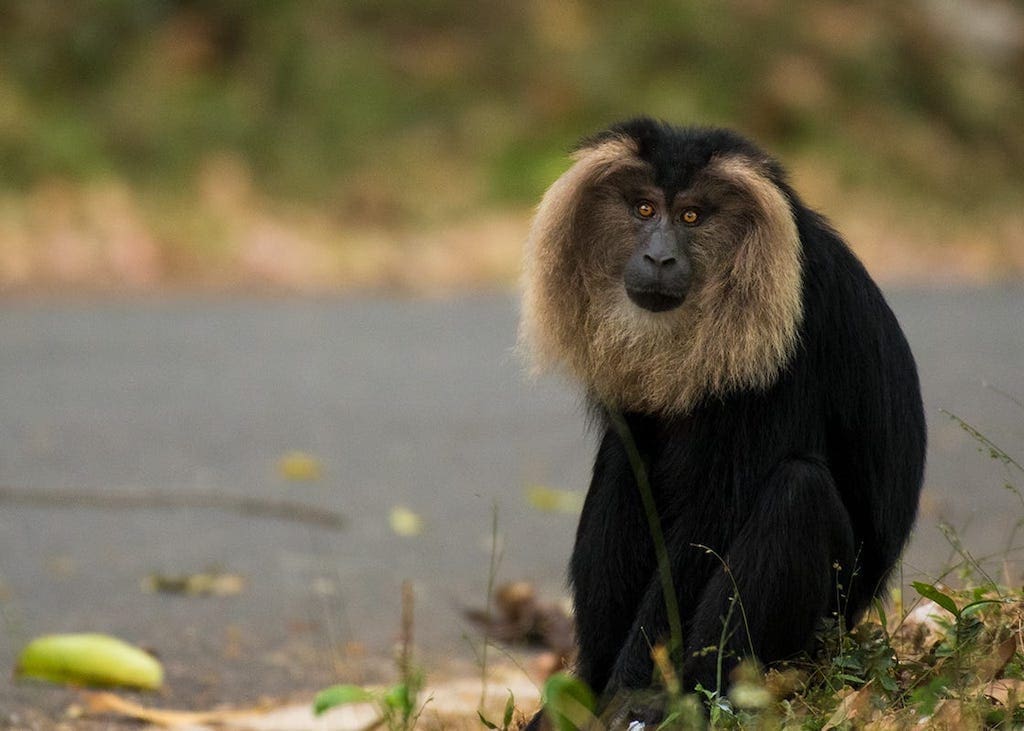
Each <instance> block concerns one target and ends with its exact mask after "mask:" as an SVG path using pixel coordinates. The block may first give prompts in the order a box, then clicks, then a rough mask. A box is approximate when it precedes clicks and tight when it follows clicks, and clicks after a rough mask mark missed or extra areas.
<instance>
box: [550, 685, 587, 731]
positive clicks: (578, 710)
mask: <svg viewBox="0 0 1024 731" xmlns="http://www.w3.org/2000/svg"><path fill="white" fill-rule="evenodd" d="M542 698H543V701H544V711H545V713H546V714H547V716H548V719H549V720H550V721H551V723H552V725H553V726H554V728H555V731H576V730H577V729H582V728H586V727H587V726H588V725H589V724H590V722H591V721H593V720H594V706H595V702H594V694H593V692H592V691H591V690H590V688H589V687H588V686H587V684H586V683H584V682H583V681H582V680H579V679H578V678H574V677H572V676H571V675H567V674H566V673H555V674H554V675H552V676H551V677H550V678H548V681H547V682H546V683H545V684H544V692H543V694H542Z"/></svg>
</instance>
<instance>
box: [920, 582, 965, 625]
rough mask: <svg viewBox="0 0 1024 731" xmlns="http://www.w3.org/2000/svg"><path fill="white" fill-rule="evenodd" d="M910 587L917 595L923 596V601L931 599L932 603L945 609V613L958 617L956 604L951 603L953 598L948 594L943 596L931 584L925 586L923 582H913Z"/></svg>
mask: <svg viewBox="0 0 1024 731" xmlns="http://www.w3.org/2000/svg"><path fill="white" fill-rule="evenodd" d="M912 586H913V587H914V589H915V590H916V591H917V593H918V594H920V595H921V596H923V597H924V598H925V599H931V600H932V601H933V602H935V603H936V604H938V605H939V606H940V607H942V608H943V609H945V610H946V611H947V612H950V613H952V615H953V616H954V617H959V616H960V610H959V609H957V606H956V602H955V601H953V597H951V596H949V595H948V594H943V593H942V592H941V591H939V590H938V589H936V588H935V587H934V586H932V585H931V584H926V583H924V582H923V581H915V582H913V584H912Z"/></svg>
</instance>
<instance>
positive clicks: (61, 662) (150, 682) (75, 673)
mask: <svg viewBox="0 0 1024 731" xmlns="http://www.w3.org/2000/svg"><path fill="white" fill-rule="evenodd" d="M14 675H15V677H19V678H35V679H37V680H46V681H49V682H51V683H61V684H65V685H91V686H125V687H129V688H141V689H143V690H156V689H158V688H159V687H160V686H161V685H163V682H164V669H163V666H162V665H161V664H160V661H159V660H157V659H156V658H155V657H153V656H152V655H150V654H149V653H148V652H145V651H143V650H141V649H139V648H138V647H135V646H134V645H130V644H128V643H127V642H125V641H124V640H119V639H118V638H116V637H111V636H109V635H102V634H61V635H45V636H43V637H37V638H36V639H34V640H32V641H31V642H30V643H29V644H28V645H26V646H25V649H23V650H22V651H21V654H20V655H19V656H18V661H17V664H16V665H15V668H14Z"/></svg>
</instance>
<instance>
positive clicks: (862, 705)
mask: <svg viewBox="0 0 1024 731" xmlns="http://www.w3.org/2000/svg"><path fill="white" fill-rule="evenodd" d="M872 684H873V681H869V682H868V683H866V684H865V685H864V687H862V688H861V689H860V690H855V691H852V692H850V693H847V694H846V695H845V696H844V697H843V700H842V701H840V703H839V707H838V708H836V710H835V712H834V713H833V714H832V717H831V718H829V719H828V723H826V724H825V725H824V726H823V727H822V729H821V731H830V730H831V729H834V728H839V726H841V725H842V724H844V723H846V722H847V721H855V725H857V726H861V725H863V724H865V723H867V722H868V721H871V720H873V719H872V715H874V714H875V708H874V706H873V705H872V703H871V700H872V696H873V694H874V689H873V688H872Z"/></svg>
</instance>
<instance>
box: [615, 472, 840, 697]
mask: <svg viewBox="0 0 1024 731" xmlns="http://www.w3.org/2000/svg"><path fill="white" fill-rule="evenodd" d="M749 514H750V517H749V518H748V519H747V521H746V523H745V524H744V526H743V528H742V529H741V530H740V532H739V533H738V535H737V536H736V538H735V539H734V540H733V541H732V544H731V545H730V546H728V548H727V549H725V550H722V551H720V552H719V553H720V555H721V557H722V559H723V560H724V562H725V565H724V566H723V565H722V564H721V563H719V564H718V566H717V567H716V569H715V570H714V571H713V572H712V578H711V579H710V581H708V582H707V584H706V585H705V586H704V587H703V590H702V592H701V594H700V596H699V598H698V600H697V602H696V606H695V609H694V610H693V615H692V618H691V621H689V622H688V623H687V624H686V626H687V630H686V637H685V638H684V647H683V652H684V655H683V660H684V662H683V680H684V683H685V684H686V686H687V687H690V688H693V687H695V686H696V685H697V684H700V685H701V686H702V687H703V688H705V689H707V690H715V689H718V688H719V680H721V684H722V685H723V686H724V685H725V684H727V682H728V672H729V670H731V669H732V668H733V667H735V665H736V664H737V663H738V661H739V659H741V658H742V657H746V656H749V655H751V654H753V655H755V656H756V657H757V658H758V659H759V660H761V661H762V662H766V663H770V662H774V661H777V660H781V659H784V658H786V657H789V656H791V655H794V654H796V653H798V652H800V651H801V650H803V649H805V648H806V647H807V645H808V644H809V643H810V640H811V637H812V635H813V632H814V630H815V627H816V624H817V622H818V620H819V618H820V617H823V616H826V615H827V613H828V610H829V608H830V606H832V605H835V604H837V603H840V602H841V599H839V600H838V601H837V597H839V596H841V595H842V594H843V592H844V589H843V587H842V586H840V584H843V585H846V584H848V582H849V579H848V578H847V577H848V576H849V575H850V572H851V571H852V569H853V561H854V546H853V529H852V526H851V524H850V518H849V516H848V515H847V512H846V509H845V507H844V506H843V503H842V501H841V500H840V497H839V493H838V491H837V490H836V486H835V483H834V481H833V479H832V476H831V474H830V473H829V471H828V468H827V467H826V466H825V465H824V463H822V462H821V461H819V460H817V459H813V458H812V459H790V460H786V461H784V462H782V463H780V464H779V465H778V466H777V467H776V469H775V470H774V471H773V473H772V474H771V476H770V477H769V478H768V479H767V481H766V482H765V484H764V485H763V487H762V489H761V490H760V493H759V497H758V498H757V500H756V502H755V504H754V505H753V506H752V509H751V511H750V513H749ZM674 540H689V537H688V535H687V536H682V537H681V538H680V537H678V536H670V537H669V538H668V539H667V541H668V543H669V545H668V551H669V554H670V556H671V557H673V558H672V560H673V562H676V561H678V557H680V556H687V555H688V556H691V557H693V558H692V559H691V560H694V559H696V560H699V557H698V556H696V555H695V554H696V552H697V551H698V550H699V549H695V548H693V547H692V546H690V545H686V546H683V545H678V544H675V545H674V544H673V541H674ZM711 548H718V547H714V546H712V547H711ZM716 562H717V559H716ZM836 566H839V567H840V568H839V569H838V570H837V569H836V568H835V567H836ZM683 569H684V567H681V566H678V565H674V566H673V575H674V577H676V582H677V586H676V590H677V592H678V593H680V595H681V596H680V599H681V600H683V601H681V603H684V602H685V599H686V594H687V588H686V587H685V586H679V581H680V580H681V579H682V580H685V576H686V575H687V574H690V575H692V572H688V571H685V570H683ZM733 597H736V601H733ZM691 601H692V599H691ZM683 619H684V622H685V621H686V619H687V617H684V618H683ZM667 628H668V621H667V615H666V610H665V600H664V596H663V595H662V590H661V584H660V582H658V581H657V580H656V577H655V580H654V581H652V582H651V584H650V586H649V587H648V589H647V591H646V593H645V596H644V598H643V601H642V603H641V605H640V608H639V611H638V614H637V618H636V622H635V623H634V625H633V627H632V629H631V630H630V634H629V636H628V638H627V640H626V643H625V645H624V646H623V648H622V650H621V652H620V654H619V656H618V658H617V660H616V663H615V667H614V669H613V670H612V675H611V678H610V681H609V683H608V689H607V690H608V691H611V692H614V691H615V690H618V689H625V688H644V687H647V686H648V685H649V684H650V682H651V674H652V661H651V657H650V646H651V643H652V642H665V641H666V640H667V635H668V629H667ZM723 638H724V643H723ZM709 648H713V649H709ZM719 653H722V658H721V659H722V663H721V666H722V668H723V670H722V677H721V678H719V677H718V666H719Z"/></svg>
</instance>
